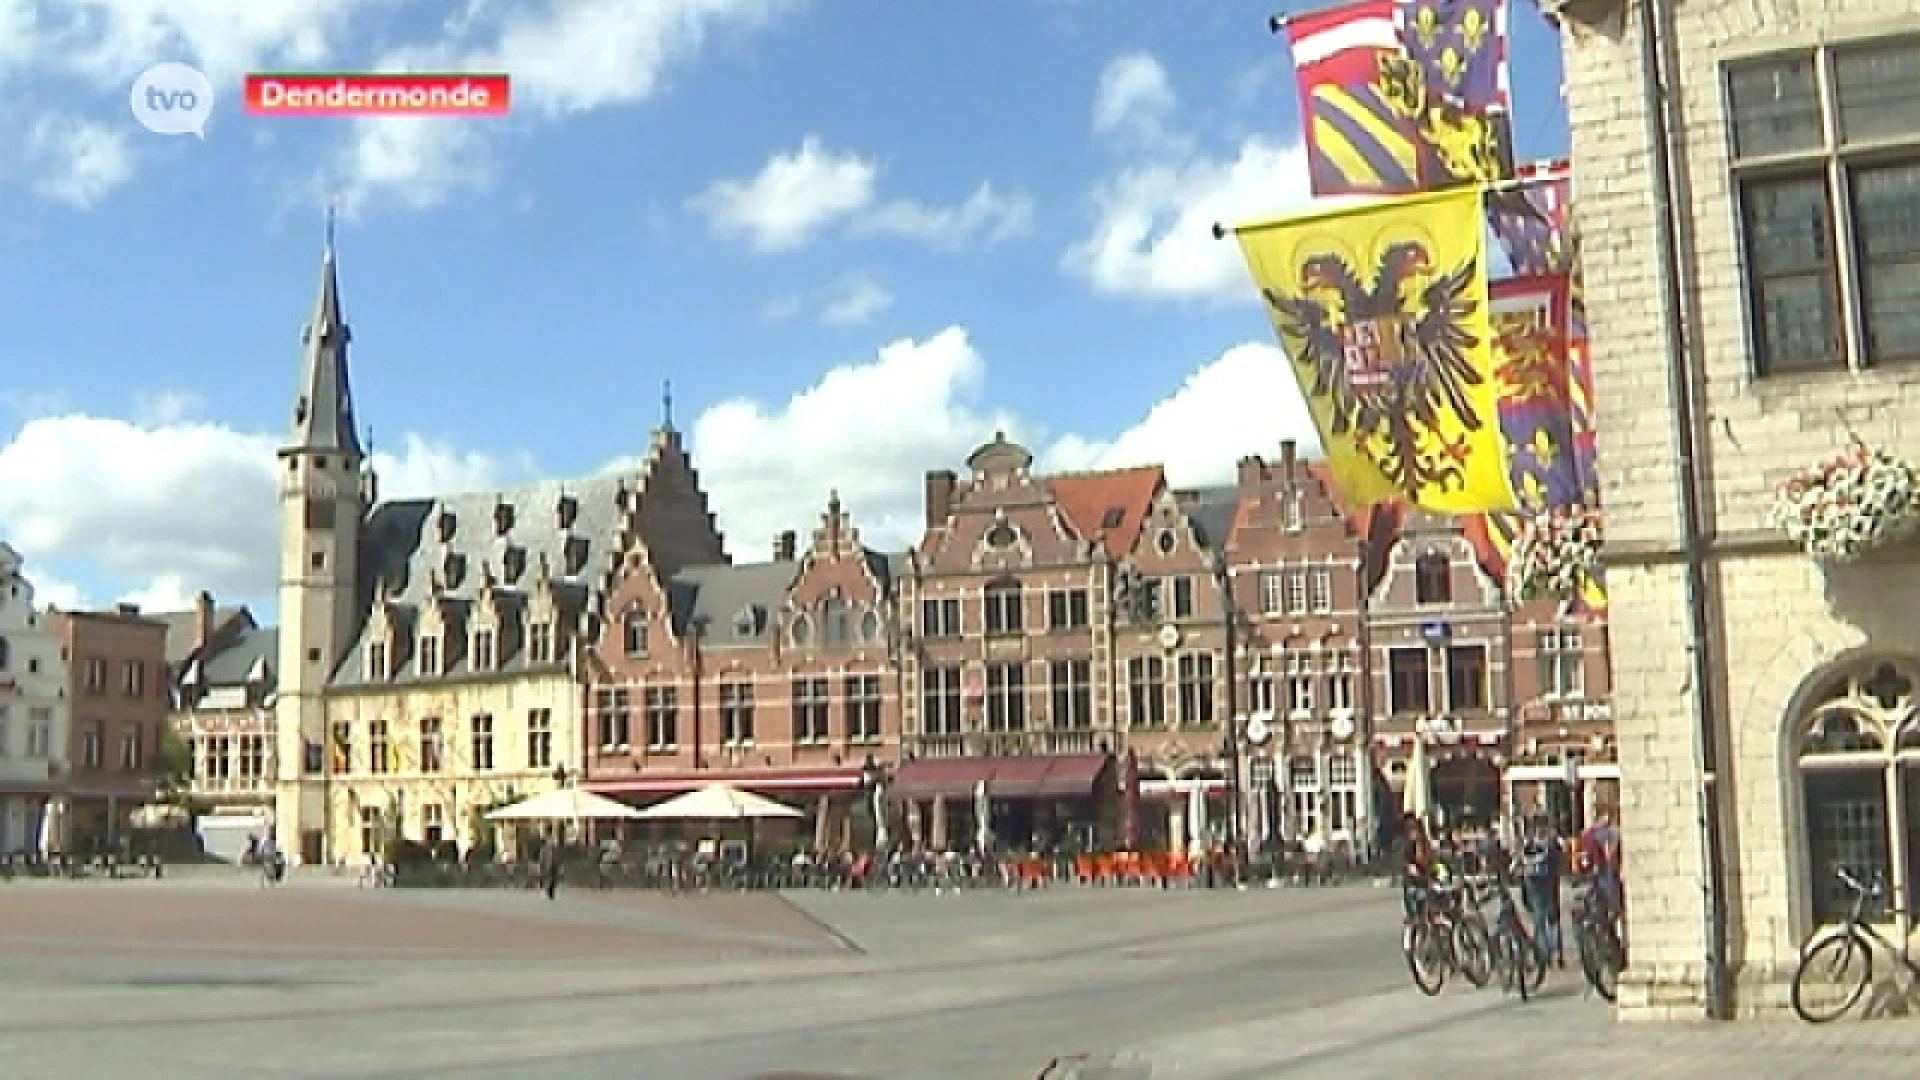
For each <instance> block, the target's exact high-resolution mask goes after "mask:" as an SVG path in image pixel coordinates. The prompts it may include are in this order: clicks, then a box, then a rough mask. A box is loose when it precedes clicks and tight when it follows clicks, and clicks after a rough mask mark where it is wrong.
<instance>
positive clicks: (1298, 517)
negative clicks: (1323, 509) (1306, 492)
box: [1280, 491, 1307, 532]
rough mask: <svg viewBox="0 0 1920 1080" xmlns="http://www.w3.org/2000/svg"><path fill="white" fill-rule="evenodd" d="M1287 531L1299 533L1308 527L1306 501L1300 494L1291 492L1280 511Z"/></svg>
mask: <svg viewBox="0 0 1920 1080" xmlns="http://www.w3.org/2000/svg"><path fill="white" fill-rule="evenodd" d="M1280 513H1281V516H1282V521H1283V525H1284V527H1285V529H1286V530H1287V531H1288V532H1299V531H1300V530H1301V529H1304V528H1306V526H1307V506H1306V499H1305V497H1303V496H1302V495H1301V494H1300V493H1299V492H1297V491H1295V492H1290V493H1289V494H1288V495H1287V501H1286V502H1285V503H1284V504H1282V509H1281V511H1280Z"/></svg>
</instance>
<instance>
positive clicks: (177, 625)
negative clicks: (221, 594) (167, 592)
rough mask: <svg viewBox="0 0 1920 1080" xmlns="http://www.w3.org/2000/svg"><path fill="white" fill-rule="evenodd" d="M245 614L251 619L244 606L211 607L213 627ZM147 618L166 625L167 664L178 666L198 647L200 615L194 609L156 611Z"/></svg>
mask: <svg viewBox="0 0 1920 1080" xmlns="http://www.w3.org/2000/svg"><path fill="white" fill-rule="evenodd" d="M242 615H245V616H247V618H248V621H249V622H251V621H252V613H251V612H249V611H248V610H247V609H246V608H244V607H222V608H214V609H213V629H214V630H215V631H218V630H219V629H220V628H221V627H223V626H225V625H227V624H228V623H229V622H232V621H233V620H234V619H236V618H238V617H240V616H242ZM148 618H150V619H153V620H155V621H157V622H163V623H165V624H166V625H167V666H168V667H169V668H176V669H177V668H179V666H180V665H181V664H183V663H185V662H186V660H187V658H188V657H190V656H192V655H193V651H194V650H195V649H198V648H199V647H200V615H199V613H198V612H196V611H157V612H154V613H153V614H152V615H149V616H148Z"/></svg>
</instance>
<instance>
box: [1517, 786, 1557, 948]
mask: <svg viewBox="0 0 1920 1080" xmlns="http://www.w3.org/2000/svg"><path fill="white" fill-rule="evenodd" d="M1565 858H1566V852H1565V851H1563V850H1562V849H1561V847H1560V838H1559V837H1558V836H1555V835H1554V832H1553V826H1552V825H1551V824H1550V823H1549V822H1548V821H1547V818H1546V815H1544V814H1539V815H1535V816H1534V817H1533V818H1532V820H1530V821H1529V822H1528V823H1527V834H1526V838H1525V839H1524V840H1523V841H1522V842H1521V845H1520V860H1519V862H1520V899H1521V902H1522V903H1523V904H1525V905H1526V909H1527V912H1528V913H1529V914H1531V915H1532V916H1533V939H1534V940H1535V941H1537V942H1539V943H1540V948H1541V949H1542V950H1543V951H1544V952H1545V953H1546V954H1547V955H1549V956H1551V957H1553V960H1554V963H1555V964H1556V965H1558V966H1559V967H1563V968H1564V967H1566V966H1567V953H1566V948H1565V943H1564V941H1563V939H1562V938H1561V935H1560V867H1561V865H1562V860H1563V859H1565Z"/></svg>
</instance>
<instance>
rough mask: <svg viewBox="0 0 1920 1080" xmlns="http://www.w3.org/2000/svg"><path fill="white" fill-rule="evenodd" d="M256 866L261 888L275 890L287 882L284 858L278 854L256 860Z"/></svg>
mask: <svg viewBox="0 0 1920 1080" xmlns="http://www.w3.org/2000/svg"><path fill="white" fill-rule="evenodd" d="M257 865H258V866H259V867H260V887H261V888H263V889H277V888H279V887H280V886H281V884H282V883H284V882H285V881H286V880H287V860H286V856H284V855H280V854H278V853H276V854H273V855H268V856H266V857H265V858H262V859H260V860H258V863H257Z"/></svg>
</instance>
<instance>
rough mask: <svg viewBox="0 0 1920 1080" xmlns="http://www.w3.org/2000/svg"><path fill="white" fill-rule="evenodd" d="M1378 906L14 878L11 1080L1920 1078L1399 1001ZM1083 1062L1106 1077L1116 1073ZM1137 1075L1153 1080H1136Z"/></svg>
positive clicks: (1848, 1055)
mask: <svg viewBox="0 0 1920 1080" xmlns="http://www.w3.org/2000/svg"><path fill="white" fill-rule="evenodd" d="M1396 915H1397V898H1396V897H1395V895H1394V894H1393V893H1392V891H1391V890H1382V889H1371V888H1363V887H1355V888H1341V889H1327V890H1250V891H1246V892H1234V891H1219V892H1187V891H1173V892H1162V891H1158V890H1132V889H1111V890H1107V889H1098V890H1081V889H1060V890H1054V891H1047V892H1042V893H1032V894H1021V895H1013V894H1004V893H982V894H967V895H961V896H953V895H945V896H935V895H931V894H922V895H911V896H909V895H882V896H869V895H865V894H860V893H807V894H795V895H793V896H791V897H781V896H776V895H710V896H698V895H695V896H664V895H658V894H647V893H589V892H581V891H575V892H564V891H563V892H562V894H561V896H560V898H559V899H558V900H557V901H554V902H551V903H550V902H548V901H547V900H546V899H545V898H544V897H542V896H540V895H538V894H536V893H527V892H492V891H487V892H465V891H463V892H409V891H386V890H377V891H376V890H363V889H357V888H354V887H352V885H351V884H350V883H348V884H346V885H345V886H343V885H342V884H340V883H339V882H337V881H334V880H331V879H303V880H296V881H295V882H293V883H291V884H290V885H289V886H288V887H286V888H283V889H279V890H273V891H266V890H261V889H259V888H257V887H254V886H253V885H252V879H250V878H247V879H240V878H234V879H231V880H226V881H208V880H199V881H191V882H189V881H179V882H175V881H167V882H160V883H151V882H95V883H79V884H46V883H14V884H12V885H0V1056H3V1058H4V1060H5V1062H6V1065H5V1076H6V1077H7V1078H8V1080H41V1078H46V1080H53V1078H59V1080H70V1078H72V1077H89V1078H91V1077H102V1078H114V1077H123V1076H124V1077H139V1078H141V1080H188V1078H192V1080H207V1078H219V1077H228V1076H242V1075H244V1076H248V1077H261V1078H267V1080H272V1078H311V1080H319V1078H341V1080H344V1078H388V1077H391V1078H401V1077H407V1078H416V1077H417V1078H438V1077H447V1078H453V1077H461V1078H469V1080H508V1078H514V1080H602V1078H609V1080H610V1078H614V1077H619V1078H622V1080H628V1078H635V1077H638V1078H643V1080H644V1078H653V1077H659V1078H663V1080H666V1078H672V1080H679V1078H683V1077H684V1078H697V1080H708V1078H711V1080H750V1078H773V1077H787V1078H791V1080H801V1078H807V1080H843V1078H845V1080H851V1078H861V1080H893V1078H902V1080H949V1078H951V1080H996V1078H1001V1077H1005V1078H1009V1080H1024V1078H1030V1077H1033V1076H1036V1075H1037V1074H1038V1073H1039V1071H1040V1069H1041V1068H1042V1067H1043V1066H1045V1065H1046V1064H1047V1063H1048V1061H1049V1060H1050V1059H1053V1058H1055V1057H1071V1056H1085V1057H1086V1058H1087V1059H1088V1064H1087V1065H1086V1067H1084V1068H1083V1069H1082V1070H1081V1072H1080V1075H1081V1076H1082V1077H1084V1078H1086V1080H1094V1078H1096V1077H1101V1076H1107V1077H1115V1078H1118V1077H1125V1078H1127V1080H1165V1078H1176V1077H1191V1078H1209V1080H1226V1078H1242V1077H1244V1078H1249V1080H1252V1078H1259V1077H1283V1078H1299V1080H1318V1078H1331V1077H1341V1078H1345V1080H1370V1078H1374V1077H1381V1078H1385V1077H1394V1078H1402V1077H1406V1076H1420V1077H1425V1078H1431V1080H1450V1078H1455V1077H1459V1078H1469V1077H1471V1078H1474V1080H1508V1078H1511V1080H1521V1078H1525V1080H1535V1078H1537V1077H1538V1076H1540V1075H1542V1074H1543V1073H1545V1074H1551V1075H1554V1076H1556V1077H1571V1078H1583V1077H1605V1078H1608V1080H1622V1078H1626V1077H1634V1078H1639V1077H1649V1078H1691V1077H1701V1078H1705V1077H1709V1076H1712V1077H1716V1078H1717V1077H1721V1076H1724V1075H1728V1074H1730V1073H1731V1074H1734V1075H1742V1076H1745V1077H1749V1078H1772V1077H1780V1078H1789V1077H1812V1076H1815V1075H1821V1076H1826V1075H1831V1074H1833V1073H1834V1071H1835V1070H1836V1068H1840V1069H1843V1070H1844V1072H1845V1074H1846V1075H1848V1076H1850V1077H1882V1076H1884V1077H1894V1076H1901V1077H1906V1076H1911V1075H1913V1065H1912V1061H1913V1060H1914V1058H1913V1056H1912V1055H1914V1054H1915V1053H1916V1052H1920V1027H1915V1026H1914V1025H1913V1024H1911V1023H1910V1022H1903V1021H1898V1020H1879V1021H1865V1022H1851V1023H1841V1024H1837V1025H1833V1026H1831V1027H1828V1028H1824V1029H1815V1028H1810V1027H1806V1026H1804V1025H1798V1024H1793V1023H1787V1022H1761V1023H1748V1024H1742V1025H1739V1026H1736V1027H1730V1028H1704V1027H1687V1026H1679V1027H1660V1028H1654V1027H1638V1026H1634V1027H1621V1026H1618V1025H1615V1024H1614V1023H1613V1022H1612V1019H1611V1015H1610V1013H1609V1012H1608V1010H1607V1009H1606V1008H1605V1007H1604V1006H1603V1005H1602V1004H1601V1003H1599V1002H1598V1001H1596V1000H1593V999H1591V998H1589V997H1587V996H1586V995H1584V994H1582V993H1581V992H1580V987H1579V984H1578V980H1577V977H1574V976H1556V981H1555V982H1554V983H1553V984H1552V986H1551V988H1550V989H1549V991H1548V992H1547V993H1546V994H1545V995H1544V997H1543V998H1541V999H1538V1000H1535V1001H1533V1002H1530V1003H1521V1002H1518V1001H1514V1000H1509V999H1503V998H1502V997H1501V996H1500V995H1498V994H1496V993H1492V992H1477V993H1476V992H1473V991H1469V990H1464V989H1462V990H1453V989H1449V990H1448V991H1447V992H1446V993H1445V994H1443V995H1442V996H1441V997H1439V998H1437V999H1427V998H1424V997H1421V996H1420V995H1419V994H1417V993H1416V992H1415V991H1413V990H1412V989H1411V988H1410V987H1409V986H1408V984H1407V979H1406V975H1405V971H1404V968H1403V966H1402V964H1401V961H1400V957H1399V955H1398V952H1397V950H1396V941H1395V924H1396ZM1101 1063H1107V1064H1106V1065H1105V1067H1104V1069H1103V1067H1102V1064H1101ZM1149 1069H1150V1071H1149Z"/></svg>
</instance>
